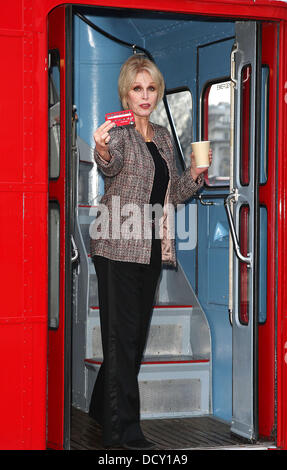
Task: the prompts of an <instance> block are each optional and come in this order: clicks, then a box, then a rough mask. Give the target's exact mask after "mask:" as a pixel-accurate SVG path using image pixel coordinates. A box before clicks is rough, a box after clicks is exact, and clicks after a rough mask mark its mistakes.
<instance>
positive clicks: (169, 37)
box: [74, 10, 234, 420]
mask: <svg viewBox="0 0 287 470" xmlns="http://www.w3.org/2000/svg"><path fill="white" fill-rule="evenodd" d="M93 12H96V13H94V14H92V13H91V10H89V11H88V13H87V12H86V15H87V17H88V18H89V19H90V20H91V21H93V22H94V23H95V24H97V25H98V26H100V27H101V28H103V29H105V30H106V31H108V32H109V33H111V34H113V35H114V36H117V37H119V38H121V39H123V40H125V41H129V42H131V43H133V44H138V45H140V46H142V47H145V48H146V49H147V50H149V52H150V53H151V54H152V55H153V57H154V59H155V61H156V63H157V64H158V66H159V68H160V69H161V71H162V72H163V75H164V77H165V79H166V86H167V88H168V89H172V88H177V87H188V88H189V89H190V90H191V93H192V97H193V135H194V136H196V137H199V135H198V132H199V126H198V123H199V121H200V119H199V117H200V95H201V91H202V90H203V88H204V86H205V84H206V83H207V82H209V81H210V80H217V79H218V78H222V77H224V78H226V77H228V76H229V70H230V52H231V47H232V45H233V39H232V36H233V35H234V25H233V23H230V22H220V21H215V22H211V21H194V20H191V19H189V18H188V17H187V16H179V17H171V16H170V15H164V14H156V13H138V14H137V13H135V12H132V13H129V12H125V13H123V12H119V11H117V12H113V11H112V10H105V11H103V10H93ZM74 30H75V34H74V44H75V49H74V79H75V84H74V103H75V104H76V106H77V112H78V116H79V122H78V135H79V137H81V139H83V140H84V141H85V142H86V143H87V144H88V145H89V146H91V147H93V146H94V143H93V132H94V130H95V129H96V128H97V126H98V125H100V124H101V123H102V122H103V121H104V117H105V113H106V112H112V111H117V110H119V109H120V102H119V99H118V94H117V79H118V74H119V71H120V67H121V64H122V63H123V62H124V61H125V60H126V59H127V58H128V57H129V56H130V55H131V54H132V50H131V49H129V48H127V47H124V46H121V45H119V44H116V43H114V42H112V41H111V40H109V39H107V38H105V37H103V36H102V35H101V34H99V33H98V32H96V31H94V30H92V29H91V28H90V27H89V26H87V25H86V24H85V23H83V22H82V21H81V20H80V19H79V18H78V17H76V16H75V20H74ZM219 41H220V42H219ZM210 43H211V44H210ZM191 136H192V129H191ZM101 191H102V188H101ZM227 191H228V188H226V192H227ZM205 192H206V191H205ZM224 193H225V192H224V191H223V192H222V195H223V197H224ZM191 204H197V202H194V201H193V202H191ZM185 211H186V213H187V214H188V205H187V206H186V208H185ZM197 223H198V226H197V240H196V242H197V243H196V244H195V245H194V246H193V247H192V248H191V249H189V250H179V251H178V259H179V261H180V263H181V265H182V267H183V269H184V271H185V274H186V276H187V278H188V280H189V282H190V283H191V285H192V286H193V288H194V290H195V291H196V292H197V295H198V298H199V301H200V303H201V305H202V307H203V308H204V311H205V313H206V316H207V319H208V322H209V325H210V329H211V335H212V367H213V369H212V377H213V387H212V400H213V411H214V414H215V415H216V416H218V417H220V418H223V419H227V420H230V419H231V397H232V382H231V380H232V379H231V369H232V343H231V326H230V324H229V318H228V226H227V220H226V216H225V211H224V206H223V198H222V199H217V200H216V204H215V205H213V206H202V205H200V204H198V205H197ZM179 242H180V240H177V245H178V243H179Z"/></svg>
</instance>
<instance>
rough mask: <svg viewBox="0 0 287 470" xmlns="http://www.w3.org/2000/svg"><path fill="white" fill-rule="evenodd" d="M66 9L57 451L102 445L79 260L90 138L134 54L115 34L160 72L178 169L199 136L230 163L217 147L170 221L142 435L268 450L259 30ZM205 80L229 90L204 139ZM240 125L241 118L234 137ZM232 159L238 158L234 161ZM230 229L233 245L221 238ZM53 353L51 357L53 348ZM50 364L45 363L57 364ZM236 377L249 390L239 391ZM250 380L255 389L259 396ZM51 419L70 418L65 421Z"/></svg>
mask: <svg viewBox="0 0 287 470" xmlns="http://www.w3.org/2000/svg"><path fill="white" fill-rule="evenodd" d="M72 13H73V14H71V13H70V15H71V16H70V18H72V21H71V24H72V31H73V45H74V46H73V53H72V55H71V57H73V67H72V69H73V96H72V99H71V101H70V104H69V106H70V110H69V114H68V116H72V104H71V103H73V104H75V105H76V107H77V113H78V121H77V157H76V159H77V166H76V167H75V168H76V170H75V179H74V183H73V185H72V186H73V188H75V189H76V192H75V193H73V190H71V188H70V190H68V194H74V195H73V196H72V197H71V198H66V200H65V201H66V208H68V212H67V213H69V220H72V221H73V222H72V225H69V227H70V228H69V234H68V235H67V232H66V240H69V243H66V247H69V250H70V255H69V268H68V271H67V273H68V276H67V277H66V284H65V285H66V290H65V293H66V294H65V295H66V296H68V297H69V298H70V302H71V304H72V305H70V306H67V305H66V307H65V309H64V311H65V312H66V313H65V319H66V320H67V318H68V317H67V312H73V314H72V320H71V322H72V324H70V325H69V322H68V323H65V322H64V325H62V327H63V330H62V331H63V332H65V331H66V334H65V333H63V334H62V340H61V341H60V342H59V344H60V346H59V347H60V350H61V353H60V356H59V355H58V354H59V352H56V353H55V354H56V356H57V355H58V356H57V357H58V358H59V357H62V359H63V362H62V364H64V365H63V367H62V369H61V370H62V372H59V369H58V372H59V373H61V374H62V377H65V370H66V371H67V370H68V369H69V367H67V365H68V364H69V362H71V370H72V377H71V378H69V375H67V376H66V382H65V379H64V380H63V382H62V383H64V384H65V383H66V385H69V381H71V388H70V389H69V392H68V391H67V390H66V391H65V386H63V389H62V390H63V393H62V392H61V393H62V394H61V396H62V397H63V399H62V402H61V404H59V406H60V407H62V408H61V409H62V410H64V404H66V407H67V408H66V409H69V408H70V404H69V397H68V396H71V401H72V406H71V410H72V411H71V439H70V437H69V429H70V423H69V419H66V421H65V419H64V420H63V421H62V423H60V424H59V425H60V427H61V429H62V430H63V433H62V434H61V436H60V438H59V442H61V441H62V443H63V444H62V445H63V447H65V448H68V447H69V446H71V448H75V449H76V448H78V449H79V448H86V449H92V448H94V449H101V448H102V447H101V431H100V429H99V428H98V427H97V425H96V424H95V423H94V422H93V421H92V420H91V418H89V417H88V415H87V411H88V407H89V400H90V396H91V390H92V387H93V383H94V381H95V378H96V375H97V373H98V370H99V366H100V363H101V361H102V350H101V336H100V322H99V308H98V297H97V278H96V274H95V272H94V270H93V265H92V262H91V259H90V256H89V227H90V224H91V223H92V221H93V219H94V217H95V213H96V206H97V204H98V203H99V201H100V198H101V195H102V194H103V178H102V176H101V175H100V174H99V172H98V170H97V168H96V165H95V164H94V160H93V140H92V135H93V130H94V128H95V127H96V126H97V125H99V124H100V123H101V122H103V120H104V114H105V112H110V111H116V110H118V109H120V104H119V100H118V97H117V77H118V72H119V68H120V65H121V63H122V62H123V61H124V60H125V59H126V58H127V57H128V56H129V55H131V54H132V53H133V49H132V48H129V47H128V46H127V45H126V44H122V43H120V42H117V41H116V40H114V39H115V38H120V39H121V40H122V41H124V42H125V43H130V44H131V45H134V44H138V45H139V51H140V47H142V48H146V49H148V50H149V52H150V53H151V54H152V56H153V57H154V59H155V61H156V62H157V64H158V65H159V67H160V69H161V70H162V72H163V74H164V77H165V80H166V87H167V90H166V97H165V100H164V102H163V103H162V105H161V106H160V107H159V109H158V110H157V114H156V115H155V116H154V117H153V119H154V121H155V122H158V123H163V124H164V125H166V126H168V127H169V128H170V131H171V133H172V135H173V137H174V143H175V149H176V154H177V165H178V169H179V172H181V171H182V170H183V169H184V168H185V166H186V165H188V162H189V157H188V154H189V151H190V147H189V145H190V141H191V140H200V139H202V138H207V137H208V138H209V140H211V141H213V143H214V145H216V146H217V147H218V148H222V149H223V147H224V148H226V147H229V154H228V163H227V167H228V169H227V171H226V170H225V168H226V164H224V165H221V167H220V163H221V164H222V160H223V159H221V160H220V156H222V155H223V152H224V158H225V160H226V152H225V150H224V151H223V150H222V151H221V153H220V151H219V153H218V162H217V164H218V168H221V169H220V171H219V172H218V173H216V171H217V170H216V168H215V167H214V168H211V169H210V170H209V174H208V175H206V184H205V186H204V189H203V191H202V192H201V194H200V197H199V198H195V199H193V200H192V201H188V203H187V204H186V206H185V208H182V211H181V213H180V214H179V215H178V218H177V223H178V232H177V248H178V261H179V263H178V268H177V270H172V269H168V268H166V269H164V270H163V272H162V277H161V282H160V285H159V289H158V292H157V296H156V305H155V308H154V315H153V321H152V324H151V328H150V336H149V340H148V344H147V348H146V352H145V356H144V360H143V364H142V368H141V371H140V376H139V384H140V393H141V403H142V409H141V414H142V419H143V429H144V431H145V433H146V434H147V436H149V437H150V439H152V440H153V441H155V442H156V444H157V446H158V449H172V448H177V449H179V448H182V449H188V448H201V447H203V448H206V447H207V448H218V447H234V446H239V447H240V446H242V445H243V446H244V445H252V446H255V447H258V448H262V447H264V448H266V447H267V446H268V445H270V442H271V443H272V442H273V438H274V436H273V435H272V431H273V429H274V426H275V425H276V423H274V413H273V411H274V407H275V398H274V397H272V394H271V392H270V391H271V389H272V380H274V377H275V371H274V369H273V368H272V367H271V368H270V371H269V373H268V375H269V379H268V380H269V385H268V387H267V388H268V390H269V392H266V390H265V391H264V390H263V388H264V380H265V379H263V378H262V375H261V372H260V370H258V369H257V368H256V367H255V366H256V364H257V363H258V364H259V369H260V364H261V361H262V360H263V359H264V356H263V357H262V356H261V354H263V355H264V354H265V355H269V358H270V356H271V357H273V355H274V344H273V343H272V341H271V335H272V333H270V334H269V333H268V332H267V331H266V329H265V333H264V334H266V335H267V336H268V337H269V343H268V350H267V351H265V352H263V351H262V352H260V351H261V350H260V345H259V346H258V343H259V342H260V341H259V340H258V339H257V337H258V330H259V329H260V325H259V323H260V321H258V303H260V305H261V307H262V310H260V311H262V312H263V311H264V312H268V313H267V314H266V315H267V316H265V317H264V318H265V320H264V321H261V325H262V327H264V325H266V322H267V321H268V322H270V321H272V318H273V315H274V311H273V310H272V308H273V305H274V297H273V298H272V297H271V298H269V297H268V299H267V300H266V298H265V297H264V295H263V292H266V291H267V292H270V294H268V296H269V295H271V291H269V289H267V290H266V289H265V287H266V286H267V284H268V283H269V284H268V285H272V286H273V289H272V291H274V283H273V282H274V279H272V278H271V277H268V279H267V276H266V275H265V274H264V273H265V272H266V264H267V257H266V256H267V255H266V252H267V251H266V250H267V246H268V247H269V248H268V250H269V253H270V250H271V253H272V250H273V254H274V245H272V236H271V234H270V233H269V232H268V226H267V222H266V213H264V214H263V212H264V211H265V210H267V211H270V213H272V214H273V210H274V200H273V199H272V200H271V199H270V198H268V196H267V194H266V193H265V196H266V198H265V200H264V210H263V211H262V210H261V211H260V204H261V200H260V197H261V193H260V191H261V188H260V184H259V180H260V176H259V175H260V174H261V173H260V172H261V171H262V166H259V163H258V162H259V161H260V165H262V164H265V167H264V168H267V167H268V165H269V164H270V163H269V160H268V162H267V160H266V149H267V147H268V145H269V142H270V138H272V139H274V132H275V130H274V128H273V127H272V126H270V127H268V126H269V124H266V123H268V119H267V113H268V112H269V111H268V100H270V99H271V98H270V97H271V96H272V97H273V98H274V92H275V93H276V82H270V81H268V80H267V78H266V77H268V74H267V75H263V72H262V68H263V67H262V64H263V63H262V59H261V58H262V53H261V47H260V44H263V42H262V41H261V39H259V38H262V37H264V38H265V37H266V35H267V33H266V31H267V29H268V28H266V29H264V28H263V29H264V32H263V33H262V31H261V27H260V26H259V24H257V23H254V22H243V24H241V23H238V24H237V23H236V22H234V21H222V22H220V21H218V20H217V21H216V22H215V21H213V20H212V18H207V19H205V20H202V18H201V20H199V19H195V18H194V17H193V18H189V17H187V16H186V15H175V14H159V13H152V12H151V13H149V14H148V13H146V12H136V11H127V10H117V11H116V12H115V11H113V10H109V9H105V10H101V9H88V8H87V9H81V10H79V8H77V9H76V8H74V9H73V12H72ZM62 19H63V18H62ZM86 20H88V21H86ZM93 25H95V26H96V28H94V27H93ZM272 28H273V29H272ZM270 30H272V31H271V32H270ZM103 32H106V33H108V34H103ZM111 36H112V37H113V38H112V39H111ZM268 37H269V38H270V37H272V38H273V39H274V41H275V40H276V26H272V27H271V26H270V25H269V32H268ZM187 38H188V39H187ZM246 38H249V39H248V40H246ZM264 41H266V39H264ZM250 44H252V47H250ZM175 45H176V47H175ZM247 46H248V47H247ZM53 47H54V46H53ZM139 51H138V52H139ZM178 51H180V52H178ZM267 56H268V60H267V59H266V60H267V65H268V66H269V67H270V68H272V70H273V71H275V69H276V67H274V57H273V56H272V60H271V59H270V55H268V54H267ZM187 58H188V60H187ZM268 61H269V63H268ZM175 63H176V64H177V65H178V66H177V67H174V64H175ZM230 63H232V67H233V70H232V73H231V66H230ZM265 63H266V62H265ZM264 65H265V64H264ZM248 67H249V68H248ZM251 71H252V73H251ZM213 83H214V84H217V83H229V88H228V89H229V91H230V90H234V92H233V94H232V95H230V96H231V97H230V98H229V101H227V102H226V103H227V105H224V106H221V108H224V107H225V108H228V107H229V116H230V117H229V122H228V121H227V122H226V114H224V118H223V119H220V120H219V119H218V121H217V124H218V127H219V128H220V129H213V132H214V134H212V125H211V120H210V121H209V117H210V114H211V107H212V106H213V111H214V112H215V115H216V113H217V112H219V111H220V109H219V107H220V106H219V103H217V104H211V101H210V96H211V95H210V93H206V90H207V89H208V87H211V86H212V85H213ZM262 84H263V85H262ZM270 85H272V86H273V88H271V89H270ZM64 87H65V85H64ZM270 90H271V91H270ZM274 90H275V91H274ZM66 96H67V95H66ZM273 98H272V99H273ZM64 102H65V101H64ZM262 103H264V106H263V105H262ZM221 104H222V103H221ZM61 109H62V108H61ZM65 112H66V113H67V108H66V111H65ZM206 113H208V114H207V115H206ZM262 113H263V114H262ZM264 113H265V114H264ZM245 116H248V117H249V118H248V120H247V124H245V127H244V129H242V123H243V122H245V123H246V120H245V119H243V118H244V117H245ZM258 116H260V119H259V118H258ZM215 119H216V118H215ZM66 122H67V121H66ZM69 122H70V125H69V126H70V131H69V132H70V138H69V139H68V148H69V149H70V151H71V150H72V126H71V121H69ZM69 126H67V127H69ZM230 126H231V128H230ZM264 126H265V127H264ZM266 126H267V127H266ZM214 127H215V126H214ZM228 127H229V130H228V132H225V133H226V134H228V135H227V137H226V136H224V138H220V137H218V135H217V137H216V132H219V130H220V132H222V130H223V131H226V130H227V128H228ZM64 132H65V130H64ZM264 133H265V134H264ZM267 133H268V138H269V140H268V143H267ZM263 134H264V135H265V138H264V139H263V137H262V135H263ZM63 135H65V134H63ZM260 139H261V140H260ZM228 141H229V144H228V145H226V142H228ZM66 142H67V140H66ZM259 142H260V144H259ZM266 145H267V147H266ZM220 146H221V147H220ZM230 149H231V150H230ZM262 149H265V150H262ZM264 152H265V153H264ZM68 153H69V152H68ZM66 155H67V153H66ZM242 155H245V160H243V163H239V162H241V161H242V158H243V157H242ZM246 155H247V156H246ZM259 155H260V158H259V157H258V156H259ZM240 159H241V160H240ZM262 162H263V163H262ZM264 162H265V163H264ZM266 162H267V163H266ZM247 163H248V164H247ZM240 165H241V166H240ZM266 165H267V166H266ZM72 167H73V166H72ZM268 169H269V173H268V172H267V173H268V174H267V173H266V174H267V176H266V178H267V180H268V181H267V180H266V181H267V184H268V182H269V180H270V178H273V177H274V175H275V172H276V168H275V167H273V166H271V167H270V168H269V167H268ZM246 174H247V175H248V176H246ZM238 175H239V176H238ZM244 178H247V179H244ZM70 181H72V180H71V175H70ZM212 181H215V182H216V184H212ZM260 181H261V180H260ZM262 181H263V180H262ZM262 184H263V183H262ZM264 184H265V183H264ZM66 191H67V189H66ZM66 195H67V192H66ZM229 195H230V197H229V198H228V196H229ZM262 197H263V196H262ZM262 201H263V199H262ZM262 205H263V203H262ZM266 207H267V209H265V208H266ZM259 213H260V214H262V215H261V217H259V215H258V214H259ZM72 214H74V219H73V218H72ZM66 217H67V215H64V218H66ZM65 220H67V219H65ZM260 224H261V225H260ZM55 225H56V226H57V223H55ZM259 225H260V231H259V230H258V227H259ZM187 226H188V230H187V229H186V227H187ZM229 230H231V232H232V233H233V235H234V238H233V239H230V240H229ZM259 232H260V234H262V233H263V234H264V237H263V239H264V240H265V241H264V243H263V242H261V238H260V240H259V241H258V239H257V238H256V237H257V234H258V233H259ZM71 234H72V235H73V240H74V242H75V246H76V247H77V250H78V253H79V258H78V262H77V264H76V265H75V269H74V270H73V269H72V264H71V261H70V259H71V256H72V248H71ZM255 234H256V236H255ZM260 237H261V235H260ZM237 242H238V243H237ZM236 243H237V245H238V246H239V251H240V253H241V255H242V258H243V260H242V259H241V260H240V261H237V259H238V257H237V255H238V253H237V254H236V253H235V254H233V251H231V249H230V248H232V250H233V245H234V246H235V247H238V246H237V245H236ZM52 249H53V248H52ZM250 253H252V263H250V260H251V258H250V256H249V255H250ZM245 258H246V259H245ZM229 260H231V262H229ZM242 263H244V264H242ZM229 272H230V276H229ZM67 273H66V274H67ZM69 273H70V274H69ZM258 273H260V275H259V278H258ZM67 279H68V282H67ZM229 279H230V280H229ZM266 283H267V284H266ZM261 286H263V287H261ZM231 301H232V302H233V303H231ZM238 306H239V307H238ZM264 306H265V307H264ZM67 308H68V310H67ZM264 308H265V310H264ZM229 310H230V314H229ZM239 310H240V312H239ZM244 312H245V313H244ZM246 312H247V313H246ZM242 315H243V317H242ZM238 318H241V320H242V318H243V321H241V320H239V321H238ZM262 318H263V316H262ZM60 322H61V320H60ZM67 332H70V333H67ZM273 334H274V329H273ZM71 338H72V339H71ZM69 341H71V343H72V345H71V344H69ZM65 348H66V349H65ZM51 349H53V350H55V349H54V346H52V347H51ZM70 354H71V361H70V356H69V355H70ZM56 356H55V357H54V358H53V359H52V361H57V358H56ZM270 362H271V363H272V362H273V361H272V359H271V361H270ZM274 362H275V361H274ZM65 364H66V366H65ZM51 367H52V369H53V365H52V366H51ZM232 370H233V371H236V372H235V374H232ZM258 376H259V382H258ZM51 377H52V376H51ZM53 380H54V379H53V378H51V381H52V384H53ZM243 381H244V383H246V388H243V387H242V386H241V385H242V382H243ZM260 381H261V382H262V385H261V386H260V387H258V383H259V384H260ZM55 390H56V389H55ZM69 393H70V395H69ZM65 397H68V398H67V399H66V398H65ZM158 398H160V400H158ZM258 399H259V402H258ZM56 400H57V398H56ZM260 400H263V401H264V402H265V403H268V417H266V412H264V413H263V414H262V415H261V416H262V417H263V421H262V423H263V422H264V426H262V429H263V428H264V432H263V433H262V432H261V429H260V426H261V424H260V419H262V418H261V417H260V415H259V409H260ZM52 415H53V411H52ZM60 415H61V416H64V417H65V416H66V417H68V416H70V415H69V413H67V412H66V413H60ZM258 418H259V420H258ZM50 422H53V418H51V420H50ZM65 423H66V424H65ZM57 426H58V424H57ZM242 437H243V438H244V439H245V444H242V440H241V438H242ZM261 437H262V438H263V441H262V440H261V439H260V438H261ZM239 438H240V439H239ZM59 448H61V444H59Z"/></svg>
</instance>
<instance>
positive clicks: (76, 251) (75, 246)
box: [71, 235, 79, 263]
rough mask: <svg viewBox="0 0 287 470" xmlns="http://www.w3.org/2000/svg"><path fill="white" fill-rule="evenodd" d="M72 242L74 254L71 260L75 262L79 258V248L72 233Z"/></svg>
mask: <svg viewBox="0 0 287 470" xmlns="http://www.w3.org/2000/svg"><path fill="white" fill-rule="evenodd" d="M71 242H72V249H73V255H72V258H71V261H72V263H75V261H77V259H78V258H79V250H78V248H77V245H76V243H75V240H74V237H73V235H71Z"/></svg>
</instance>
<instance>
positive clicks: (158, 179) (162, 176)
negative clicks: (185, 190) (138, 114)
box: [146, 142, 169, 206]
mask: <svg viewBox="0 0 287 470" xmlns="http://www.w3.org/2000/svg"><path fill="white" fill-rule="evenodd" d="M146 145H147V147H148V149H149V151H150V153H151V156H152V158H153V161H154V166H155V172H154V180H153V187H152V192H151V196H150V204H152V205H153V204H161V205H162V206H163V205H164V199H165V193H166V190H167V185H168V181H169V173H168V167H167V164H166V162H165V160H164V159H163V158H162V156H161V155H160V153H159V151H158V149H157V146H156V145H155V143H154V142H146Z"/></svg>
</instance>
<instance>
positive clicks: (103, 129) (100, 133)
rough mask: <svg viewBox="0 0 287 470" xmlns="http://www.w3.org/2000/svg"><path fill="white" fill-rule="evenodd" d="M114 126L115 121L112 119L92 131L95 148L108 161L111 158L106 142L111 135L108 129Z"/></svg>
mask: <svg viewBox="0 0 287 470" xmlns="http://www.w3.org/2000/svg"><path fill="white" fill-rule="evenodd" d="M113 127H115V123H113V122H112V121H105V122H104V124H102V125H101V126H100V127H98V129H97V130H96V131H95V132H94V140H95V144H96V150H97V152H98V153H99V154H100V156H101V157H102V158H103V159H104V160H106V161H109V160H110V159H111V157H110V153H109V148H108V143H109V141H110V140H111V136H110V134H109V131H110V130H111V129H112V128H113Z"/></svg>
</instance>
